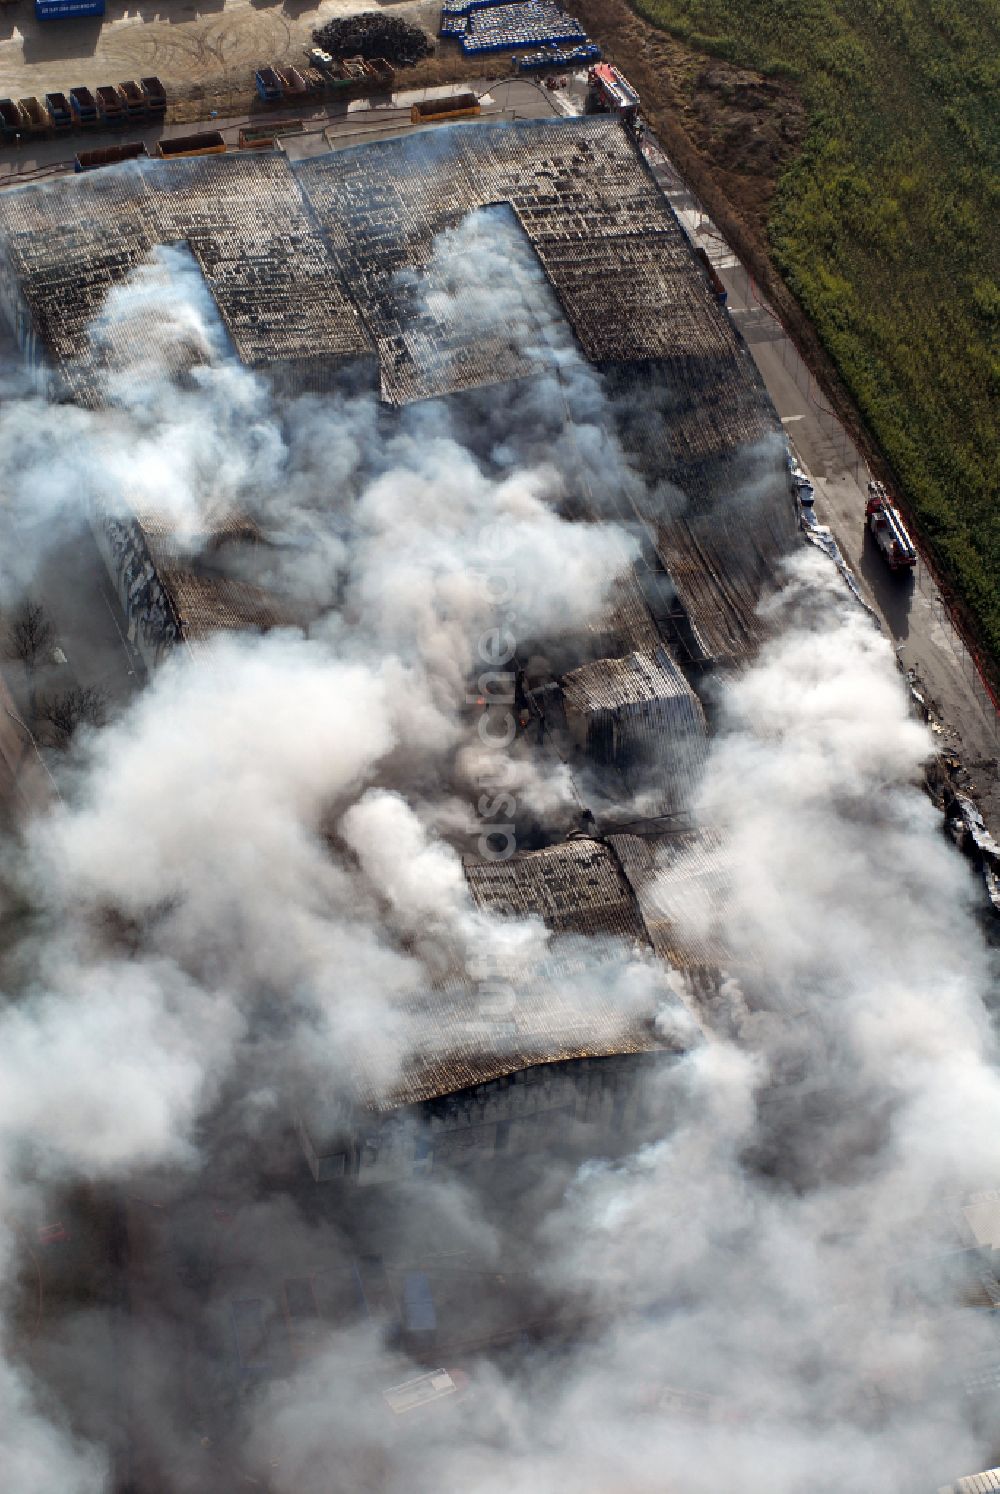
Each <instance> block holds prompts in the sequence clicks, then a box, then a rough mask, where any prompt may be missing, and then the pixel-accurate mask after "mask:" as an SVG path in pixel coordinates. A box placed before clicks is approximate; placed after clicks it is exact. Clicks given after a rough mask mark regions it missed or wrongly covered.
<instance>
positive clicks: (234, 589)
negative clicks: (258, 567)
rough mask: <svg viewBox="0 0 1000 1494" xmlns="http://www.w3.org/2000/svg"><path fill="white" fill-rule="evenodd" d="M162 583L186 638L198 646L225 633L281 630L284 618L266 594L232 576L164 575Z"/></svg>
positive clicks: (169, 571)
mask: <svg viewBox="0 0 1000 1494" xmlns="http://www.w3.org/2000/svg"><path fill="white" fill-rule="evenodd" d="M158 574H159V576H160V580H161V582H162V583H163V587H164V590H165V591H167V592H168V593H169V595H170V599H171V601H172V603H173V605H174V608H175V610H176V612H177V616H178V617H179V618H180V622H181V627H182V628H183V630H184V636H185V638H187V639H189V640H190V641H192V642H196V641H199V640H202V639H205V638H208V637H210V636H211V634H213V633H218V632H220V631H223V630H232V631H236V632H242V631H254V630H256V631H264V632H266V631H267V630H268V629H269V628H276V627H279V626H280V624H281V621H282V618H281V614H280V612H279V611H278V610H277V608H276V607H275V605H274V601H273V598H271V597H270V596H269V595H268V593H267V592H266V591H263V590H262V589H261V587H259V586H251V585H250V584H249V582H246V581H234V580H232V579H231V578H230V577H228V576H198V575H195V573H194V572H193V571H182V570H167V571H160V572H159V573H158Z"/></svg>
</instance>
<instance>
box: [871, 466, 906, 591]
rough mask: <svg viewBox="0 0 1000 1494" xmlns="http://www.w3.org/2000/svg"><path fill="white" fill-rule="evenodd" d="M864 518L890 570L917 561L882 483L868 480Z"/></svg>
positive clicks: (897, 513)
mask: <svg viewBox="0 0 1000 1494" xmlns="http://www.w3.org/2000/svg"><path fill="white" fill-rule="evenodd" d="M865 522H866V524H867V525H868V528H869V529H870V530H871V532H872V534H873V535H874V537H875V543H876V544H877V545H878V547H879V549H880V550H881V551H882V554H883V555H884V556H885V558H886V562H887V564H888V566H889V569H890V571H910V570H912V569H913V567H914V566H915V565H916V563H917V552H916V548H915V546H914V544H913V541H912V540H911V539H910V536H909V534H908V533H907V530H906V526H905V525H904V523H903V521H902V519H901V518H900V517H899V510H898V509H897V507H896V505H895V504H894V503H893V501H892V499H891V498H890V497H889V495H888V493H887V492H886V490H885V484H884V483H881V482H870V483H869V484H868V505H867V507H866V509H865Z"/></svg>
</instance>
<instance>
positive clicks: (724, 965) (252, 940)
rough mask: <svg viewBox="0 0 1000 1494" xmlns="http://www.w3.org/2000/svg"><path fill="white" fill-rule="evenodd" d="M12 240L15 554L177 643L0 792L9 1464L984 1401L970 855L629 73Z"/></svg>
mask: <svg viewBox="0 0 1000 1494" xmlns="http://www.w3.org/2000/svg"><path fill="white" fill-rule="evenodd" d="M0 300H2V304H3V306H4V308H5V309H6V310H7V311H8V313H9V316H10V321H11V326H12V329H13V332H14V334H15V337H16V340H17V341H18V343H19V344H20V349H21V352H22V353H23V354H24V355H25V358H26V361H27V372H25V371H23V370H21V369H20V368H15V367H14V366H12V367H11V368H9V369H8V370H7V372H6V373H5V375H4V378H5V385H6V398H5V401H4V404H3V407H2V409H0V464H2V465H0V470H3V472H4V473H5V474H8V475H7V476H6V477H5V478H4V492H3V497H4V503H5V519H6V524H7V534H8V536H9V544H8V546H7V547H6V549H5V553H4V555H3V557H2V559H0V605H2V606H3V608H4V610H5V611H9V610H12V609H14V608H15V607H16V606H17V605H18V603H19V600H20V599H21V597H22V596H23V595H24V594H25V593H28V594H31V595H36V594H38V592H39V589H40V588H41V589H43V590H44V588H45V586H46V585H48V584H51V574H52V555H53V554H54V553H55V552H56V551H57V550H59V552H60V553H62V552H63V551H64V550H65V549H66V547H67V545H68V546H69V547H70V549H71V550H73V551H75V553H76V555H77V556H78V557H79V560H80V564H81V566H82V564H83V556H84V554H85V552H86V554H88V555H93V556H94V559H95V565H97V566H99V567H100V568H102V571H101V573H102V574H103V576H104V577H105V581H104V585H105V587H106V593H107V598H108V599H109V600H110V601H111V602H112V603H113V605H114V607H115V609H117V610H116V612H115V617H116V619H117V620H118V622H119V624H120V626H121V629H122V634H123V638H124V644H123V647H125V649H126V653H127V656H128V657H129V658H130V659H132V660H133V661H134V663H135V669H136V672H137V674H138V675H141V677H142V688H141V689H138V690H136V691H134V693H133V694H131V695H130V696H129V695H128V693H127V692H126V693H125V694H124V695H123V696H122V698H121V699H120V700H116V701H115V703H114V709H113V711H112V713H111V720H110V721H109V723H108V724H107V725H106V726H104V727H103V728H101V729H99V730H91V731H90V732H89V733H88V732H87V731H86V730H82V731H81V732H80V733H79V734H78V735H77V737H76V738H75V740H74V745H73V747H72V749H71V751H70V752H69V753H68V754H66V755H64V756H63V758H62V759H61V760H60V761H59V762H56V761H55V760H54V758H53V759H52V761H51V763H50V767H51V771H52V772H53V773H54V775H55V787H54V788H53V790H52V791H51V793H50V794H49V796H48V803H47V805H45V806H43V807H42V808H40V809H36V810H35V811H34V812H33V813H32V814H30V815H28V816H26V817H22V819H21V821H20V823H19V824H18V825H17V826H16V827H14V828H12V830H11V832H10V833H9V835H8V837H7V839H6V841H5V843H4V850H3V857H4V859H3V898H4V904H5V906H4V926H5V934H4V940H3V947H2V950H0V959H2V970H3V977H4V991H5V998H6V1000H5V1005H4V1008H3V1010H2V1012H0V1187H2V1190H3V1210H2V1213H0V1219H2V1220H3V1230H4V1244H5V1246H6V1249H5V1251H4V1261H3V1264H4V1272H5V1302H6V1307H7V1318H6V1328H7V1332H6V1338H5V1355H6V1357H5V1359H4V1360H3V1367H2V1372H0V1398H2V1399H0V1405H2V1415H0V1422H2V1425H3V1432H2V1433H0V1449H2V1461H3V1465H4V1469H5V1472H4V1475H3V1480H2V1481H3V1483H4V1487H5V1488H9V1489H10V1490H11V1491H13V1494H35V1491H38V1494H41V1491H43V1490H44V1491H46V1494H48V1491H50V1490H53V1489H58V1490H59V1491H65V1494H94V1491H98V1490H105V1489H108V1490H110V1489H115V1490H117V1489H121V1490H127V1489H128V1490H141V1491H146V1490H168V1491H171V1494H173V1491H175V1490H176V1491H184V1494H187V1491H202V1490H204V1491H208V1490H213V1491H214V1490H219V1489H237V1488H240V1487H254V1486H256V1487H263V1488H267V1489H269V1490H271V1491H272V1494H313V1491H315V1494H330V1491H333V1490H336V1491H341V1490H343V1491H345V1494H348V1491H350V1494H355V1491H367V1490H372V1491H374V1490H380V1491H381V1490H387V1491H393V1494H396V1491H398V1494H403V1491H406V1494H421V1491H425V1490H426V1491H428V1494H429V1491H431V1490H439V1489H442V1488H444V1489H451V1488H468V1489H471V1490H474V1491H476V1494H490V1491H493V1490H500V1489H501V1488H502V1489H503V1490H504V1491H505V1494H511V1491H515V1494H516V1491H522V1490H523V1491H525V1494H527V1491H531V1494H537V1491H539V1490H553V1491H556V1490H562V1489H572V1488H576V1489H581V1490H588V1491H589V1490H593V1491H594V1494H598V1491H600V1494H605V1491H609V1494H610V1491H624V1490H636V1491H638V1490H643V1491H646V1490H649V1491H652V1490H656V1491H663V1490H671V1491H676V1494H702V1491H704V1494H710V1491H715V1490H717V1489H718V1488H720V1487H723V1486H725V1485H726V1484H727V1483H731V1482H732V1480H733V1478H734V1475H735V1471H736V1470H738V1475H739V1480H740V1487H741V1488H744V1489H746V1490H748V1491H752V1494H753V1491H760V1494H763V1491H765V1490H767V1491H769V1494H774V1491H778V1494H795V1491H799V1490H802V1489H804V1488H810V1489H818V1490H829V1491H830V1494H834V1491H836V1494H845V1491H846V1494H855V1491H856V1494H872V1491H883V1490H884V1491H886V1494H889V1491H903V1490H907V1491H915V1490H918V1489H919V1488H920V1487H922V1486H923V1484H926V1485H927V1487H928V1490H932V1489H933V1488H934V1487H936V1486H937V1485H939V1484H942V1483H944V1482H946V1481H947V1480H948V1479H949V1478H952V1477H953V1476H954V1474H955V1471H956V1470H957V1469H962V1468H971V1467H975V1466H980V1467H985V1466H987V1465H988V1464H989V1463H990V1462H991V1461H995V1454H996V1447H995V1433H994V1428H995V1425H996V1390H995V1386H994V1383H993V1379H991V1375H992V1376H994V1378H995V1372H996V1367H997V1366H998V1365H1000V1357H998V1356H997V1355H996V1352H995V1348H996V1346H995V1337H996V1334H995V1329H994V1327H993V1307H994V1306H995V1303H996V1301H997V1300H1000V1287H997V1282H996V1278H995V1276H994V1273H993V1268H992V1265H991V1261H992V1255H993V1246H992V1245H991V1244H990V1243H989V1240H988V1239H986V1237H985V1236H984V1234H983V1229H982V1228H980V1229H979V1232H978V1234H977V1233H976V1231H975V1230H974V1229H973V1228H972V1226H970V1224H969V1220H968V1216H967V1215H966V1214H963V1213H962V1205H963V1204H964V1203H966V1202H967V1201H968V1199H969V1197H970V1195H971V1194H972V1193H974V1192H981V1191H982V1190H988V1189H990V1188H991V1187H992V1186H993V1184H994V1182H995V1165H996V1164H995V1156H994V1153H995V1146H994V1142H993V1136H994V1135H995V1131H996V1122H997V1120H998V1118H1000V1085H998V1083H997V1076H996V1070H995V1050H994V1039H993V1034H992V1029H991V1026H990V1022H989V1019H988V1016H987V1011H986V1007H985V1004H984V1000H985V998H986V997H987V995H988V993H989V987H990V981H991V977H992V969H991V964H990V958H989V954H988V951H987V949H986V947H985V944H984V943H983V940H982V937H981V934H980V931H979V927H978V924H977V922H976V913H975V904H974V888H973V886H972V884H971V882H970V880H969V877H968V873H967V870H966V867H965V865H964V863H963V862H962V861H961V860H960V859H959V858H958V856H957V855H956V854H955V853H953V851H952V850H951V849H950V847H949V846H948V844H947V843H946V841H945V840H944V838H943V837H942V836H941V834H940V830H939V826H938V823H937V816H936V813H935V811H934V809H933V807H932V806H931V804H930V802H929V801H928V800H926V799H925V798H924V797H923V795H922V794H921V792H920V789H919V779H920V772H921V766H922V763H923V761H924V760H925V758H926V757H927V756H928V754H929V752H930V743H929V741H928V737H927V734H926V732H925V729H924V728H923V727H922V726H921V725H919V724H918V723H917V722H916V721H915V720H914V719H913V718H912V716H911V714H910V711H909V707H908V701H907V697H906V694H905V691H904V689H903V686H902V683H901V681H900V679H899V677H898V674H897V671H896V668H895V662H894V659H893V655H892V650H891V648H890V646H889V644H888V643H887V642H886V640H885V639H884V638H883V637H882V636H881V635H880V634H879V633H878V632H877V631H876V630H875V629H874V628H873V626H872V623H871V620H870V618H869V616H868V615H867V614H866V613H865V612H864V611H863V610H862V609H860V608H859V607H857V605H856V603H855V601H854V598H853V596H852V594H851V593H850V591H849V590H848V588H847V587H845V586H844V584H843V582H842V580H841V578H840V577H839V576H838V574H837V572H836V571H835V570H834V569H833V568H832V567H831V566H828V564H827V562H826V561H825V559H824V558H823V557H822V556H819V555H817V554H815V553H813V552H811V551H809V552H804V551H801V550H800V549H799V546H798V543H797V535H796V515H795V507H794V502H793V498H792V494H791V491H790V488H789V483H788V476H787V470H786V464H785V448H784V442H783V438H782V435H781V429H780V424H779V422H778V421H777V417H776V415H775V413H774V411H773V409H772V408H771V405H770V402H769V400H768V398H767V395H766V393H765V391H764V389H763V387H762V385H761V383H760V381H759V378H758V376H757V375H756V373H755V372H754V369H753V365H752V363H751V360H750V359H749V357H748V355H747V352H746V349H745V348H744V347H743V345H742V343H741V341H740V339H739V336H738V334H737V333H736V331H735V330H734V328H733V326H732V324H731V322H730V321H729V320H728V319H727V317H726V315H725V313H724V311H723V310H722V309H720V308H719V307H718V305H717V304H716V302H715V299H714V297H713V295H712V293H711V290H710V288H709V286H708V285H707V283H706V282H705V280H704V278H703V275H702V271H701V269H700V267H699V265H698V263H697V261H696V260H695V258H694V256H693V255H692V253H691V251H690V249H689V248H688V246H687V242H686V240H685V239H684V236H683V234H682V232H681V230H680V228H679V226H678V224H677V223H676V221H675V219H674V218H673V215H672V213H671V212H670V209H669V207H668V206H667V204H666V202H665V200H664V199H663V198H662V197H661V195H660V194H659V191H658V189H657V188H656V186H655V184H654V182H653V180H652V179H651V177H650V176H649V175H648V173H647V172H646V169H645V167H644V165H643V163H642V161H641V159H640V157H639V156H638V154H637V153H636V151H635V147H634V145H633V143H632V141H631V140H630V139H629V138H628V137H627V136H626V134H625V133H624V131H623V130H622V128H621V126H620V124H618V123H617V122H615V121H613V120H610V119H586V120H581V121H576V122H565V123H559V124H547V125H544V126H543V125H537V124H523V125H517V126H494V125H474V126H469V127H456V128H448V129H442V130H439V131H436V132H433V133H425V134H419V135H416V136H414V137H412V138H411V139H408V140H407V141H405V142H401V141H394V142H390V143H388V144H383V145H377V146H370V147H363V148H359V149H356V150H347V151H341V152H337V153H332V154H330V155H329V156H326V157H321V158H317V159H315V160H313V161H310V162H308V163H306V164H303V165H302V166H299V167H296V168H292V167H290V166H289V165H288V163H287V162H286V161H285V160H284V159H283V158H282V157H280V156H278V155H271V154H254V155H252V156H250V155H238V156H222V157H216V158H205V159H203V160H189V161H181V162H175V163H160V162H156V163H153V162H147V163H142V164H132V165H128V166H124V167H121V168H113V169H108V170H106V171H102V172H98V173H94V174H93V176H92V177H87V178H84V179H80V180H74V181H67V182H64V183H58V184H54V185H51V186H48V187H45V188H29V189H23V190H19V191H14V192H6V193H4V194H3V197H2V199H0ZM98 555H99V556H100V559H97V556H98ZM46 578H49V580H47V579H46ZM62 579H63V582H64V584H65V586H66V587H67V588H68V589H72V586H73V585H74V584H75V582H74V577H73V571H72V566H70V567H69V569H67V570H66V571H65V573H63V574H62ZM5 760H6V758H5ZM47 761H48V760H47ZM976 1218H978V1215H977V1216H976ZM970 1231H971V1233H970ZM60 1232H61V1233H60ZM984 1239H985V1240H986V1243H984ZM991 1283H992V1285H991ZM994 1289H995V1290H996V1294H997V1295H996V1296H993V1295H991V1294H992V1292H993V1291H994ZM442 1365H444V1366H447V1367H448V1369H447V1373H446V1375H445V1380H446V1381H447V1383H445V1381H444V1380H440V1379H439V1380H438V1382H437V1383H436V1387H428V1386H425V1385H423V1382H421V1384H420V1385H419V1386H418V1387H417V1388H416V1389H413V1388H412V1387H410V1389H409V1390H407V1389H406V1387H407V1386H410V1382H411V1380H412V1381H414V1382H416V1381H417V1380H418V1379H419V1377H420V1376H421V1375H423V1374H424V1373H429V1372H435V1371H439V1370H440V1366H442ZM401 1386H402V1387H404V1389H403V1391H400V1387H401ZM389 1391H391V1392H392V1394H390V1395H389V1396H388V1398H387V1397H386V1394H385V1392H389ZM425 1396H426V1397H427V1398H428V1399H427V1401H426V1404H425V1405H424V1406H423V1409H420V1401H421V1398H422V1397H425ZM414 1406H415V1407H416V1408H417V1409H411V1408H412V1407H414ZM401 1408H402V1409H401Z"/></svg>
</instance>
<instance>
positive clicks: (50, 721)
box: [38, 685, 108, 747]
mask: <svg viewBox="0 0 1000 1494" xmlns="http://www.w3.org/2000/svg"><path fill="white" fill-rule="evenodd" d="M38 716H39V720H41V721H44V722H46V724H47V725H48V726H49V728H50V730H51V734H52V737H53V740H54V744H55V745H56V746H58V747H66V746H68V744H69V742H70V740H71V738H72V737H73V735H74V733H75V732H76V730H77V728H78V727H80V726H83V725H84V724H86V725H87V726H103V725H104V723H105V721H106V720H107V719H108V697H107V695H106V694H105V693H104V691H103V690H101V689H98V688H97V687H96V686H93V685H73V686H71V688H70V689H69V690H64V691H63V692H62V694H61V695H53V696H52V697H51V698H50V699H48V700H43V701H42V703H41V705H40V706H39V708H38Z"/></svg>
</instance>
